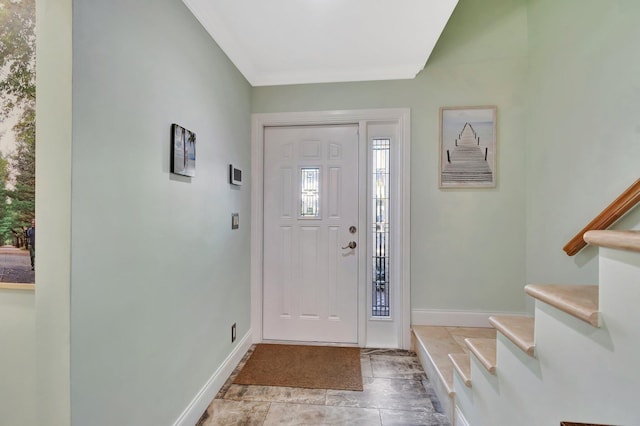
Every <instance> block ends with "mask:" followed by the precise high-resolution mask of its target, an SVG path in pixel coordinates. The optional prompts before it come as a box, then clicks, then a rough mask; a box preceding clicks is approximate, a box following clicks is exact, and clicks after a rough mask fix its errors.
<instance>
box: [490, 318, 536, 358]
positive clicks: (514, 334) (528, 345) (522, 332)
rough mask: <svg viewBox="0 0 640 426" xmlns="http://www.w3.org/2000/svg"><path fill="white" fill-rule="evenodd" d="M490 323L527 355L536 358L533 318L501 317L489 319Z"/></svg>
mask: <svg viewBox="0 0 640 426" xmlns="http://www.w3.org/2000/svg"><path fill="white" fill-rule="evenodd" d="M489 322H490V323H491V325H493V326H494V327H495V328H496V329H497V330H498V331H499V332H500V333H502V334H503V335H504V336H505V337H507V338H508V339H509V340H511V341H512V342H513V343H514V344H515V345H516V346H517V347H519V348H520V349H522V350H523V351H524V352H525V353H526V354H527V355H529V356H531V357H532V356H534V353H535V344H534V319H533V317H525V316H515V315H508V316H507V315H499V316H491V317H489Z"/></svg>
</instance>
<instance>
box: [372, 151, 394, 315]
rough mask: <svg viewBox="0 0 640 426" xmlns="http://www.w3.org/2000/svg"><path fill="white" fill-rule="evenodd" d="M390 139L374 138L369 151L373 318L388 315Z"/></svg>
mask: <svg viewBox="0 0 640 426" xmlns="http://www.w3.org/2000/svg"><path fill="white" fill-rule="evenodd" d="M389 153H390V140H389V139H374V140H373V141H372V152H371V154H372V155H371V159H372V163H371V170H372V176H371V189H372V193H371V212H372V218H371V223H372V229H371V232H372V234H373V235H372V237H373V238H371V241H372V244H373V247H372V248H373V250H372V255H373V258H372V283H371V284H372V292H371V294H372V316H374V317H388V316H389V315H390V312H389V306H390V300H389V296H390V291H389V290H390V288H389V272H390V270H389V248H390V247H389V183H390V182H389V176H390V175H389Z"/></svg>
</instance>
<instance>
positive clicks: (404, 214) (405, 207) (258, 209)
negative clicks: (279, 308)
mask: <svg viewBox="0 0 640 426" xmlns="http://www.w3.org/2000/svg"><path fill="white" fill-rule="evenodd" d="M375 123H395V124H397V128H398V135H397V145H396V148H397V151H396V153H397V154H396V155H395V156H394V157H392V159H391V161H392V164H391V167H392V174H395V175H396V176H397V181H396V182H397V184H396V185H394V188H393V190H394V191H396V194H397V198H396V200H397V203H396V205H395V206H394V210H393V211H394V214H393V216H392V217H391V226H392V227H393V229H394V230H396V233H395V235H396V236H397V237H396V239H395V241H396V243H395V244H392V246H391V255H392V256H394V257H395V259H399V260H400V261H399V262H398V263H397V267H398V269H399V270H398V271H397V272H398V275H397V277H398V280H399V285H398V289H399V292H400V294H399V295H398V302H399V303H397V304H396V305H395V306H397V307H398V308H399V309H400V311H401V312H399V313H398V319H399V321H398V326H399V327H400V330H398V331H399V332H398V342H397V345H396V346H397V347H398V348H400V349H409V347H410V342H411V339H410V327H411V303H410V295H411V271H410V258H411V246H410V235H411V230H410V226H411V223H410V194H411V188H410V151H411V149H410V148H411V123H410V110H409V109H408V108H394V109H366V110H344V111H311V112H285V113H259V114H252V116H251V333H252V338H253V342H254V343H261V342H262V341H263V338H262V300H263V298H262V268H263V236H264V234H263V215H264V212H263V200H264V194H263V173H264V170H263V163H264V128H265V127H270V126H296V125H297V126H299V125H324V124H358V125H359V128H360V136H359V145H360V148H359V150H360V151H359V152H360V161H363V156H364V158H365V159H366V158H367V157H366V149H367V146H368V143H367V132H366V129H367V125H368V124H375ZM365 161H366V160H365ZM362 164H366V163H365V162H363V163H362ZM361 182H362V179H361ZM364 188H366V185H365V186H364ZM361 192H362V193H363V194H362V195H361V197H360V199H361V202H360V205H361V207H362V208H365V211H366V203H367V202H368V201H367V198H366V197H367V196H368V194H364V193H366V191H361ZM363 203H364V204H363ZM361 216H363V215H361ZM361 222H364V224H365V225H364V226H363V223H360V225H359V228H360V229H365V228H366V220H363V219H361ZM363 235H365V234H363ZM367 238H368V237H367ZM361 252H363V253H364V252H365V251H364V250H362V251H361ZM362 256H364V255H362ZM362 259H364V260H366V259H365V258H364V257H362ZM366 265H367V262H366V261H365V262H360V270H361V271H363V273H364V271H365V269H364V268H366ZM361 276H362V275H361ZM364 276H366V275H364ZM360 281H361V283H360V285H359V292H358V304H359V310H358V311H359V318H358V345H359V346H360V347H364V346H366V345H367V323H368V321H367V312H368V309H367V308H366V306H367V302H368V299H367V298H366V297H365V294H366V291H365V285H363V282H364V280H360Z"/></svg>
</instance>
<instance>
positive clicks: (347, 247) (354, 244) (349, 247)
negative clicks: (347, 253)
mask: <svg viewBox="0 0 640 426" xmlns="http://www.w3.org/2000/svg"><path fill="white" fill-rule="evenodd" d="M357 246H358V244H356V242H355V241H349V244H347V246H346V247H342V248H343V249H352V250H353V249H354V248H356V247H357Z"/></svg>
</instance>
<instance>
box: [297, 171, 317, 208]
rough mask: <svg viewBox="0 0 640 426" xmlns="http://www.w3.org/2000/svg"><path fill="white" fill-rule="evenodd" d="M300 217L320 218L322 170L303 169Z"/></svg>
mask: <svg viewBox="0 0 640 426" xmlns="http://www.w3.org/2000/svg"><path fill="white" fill-rule="evenodd" d="M300 175H301V179H302V180H301V182H300V200H301V203H300V216H302V217H320V168H318V167H304V168H302V169H301V173H300Z"/></svg>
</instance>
